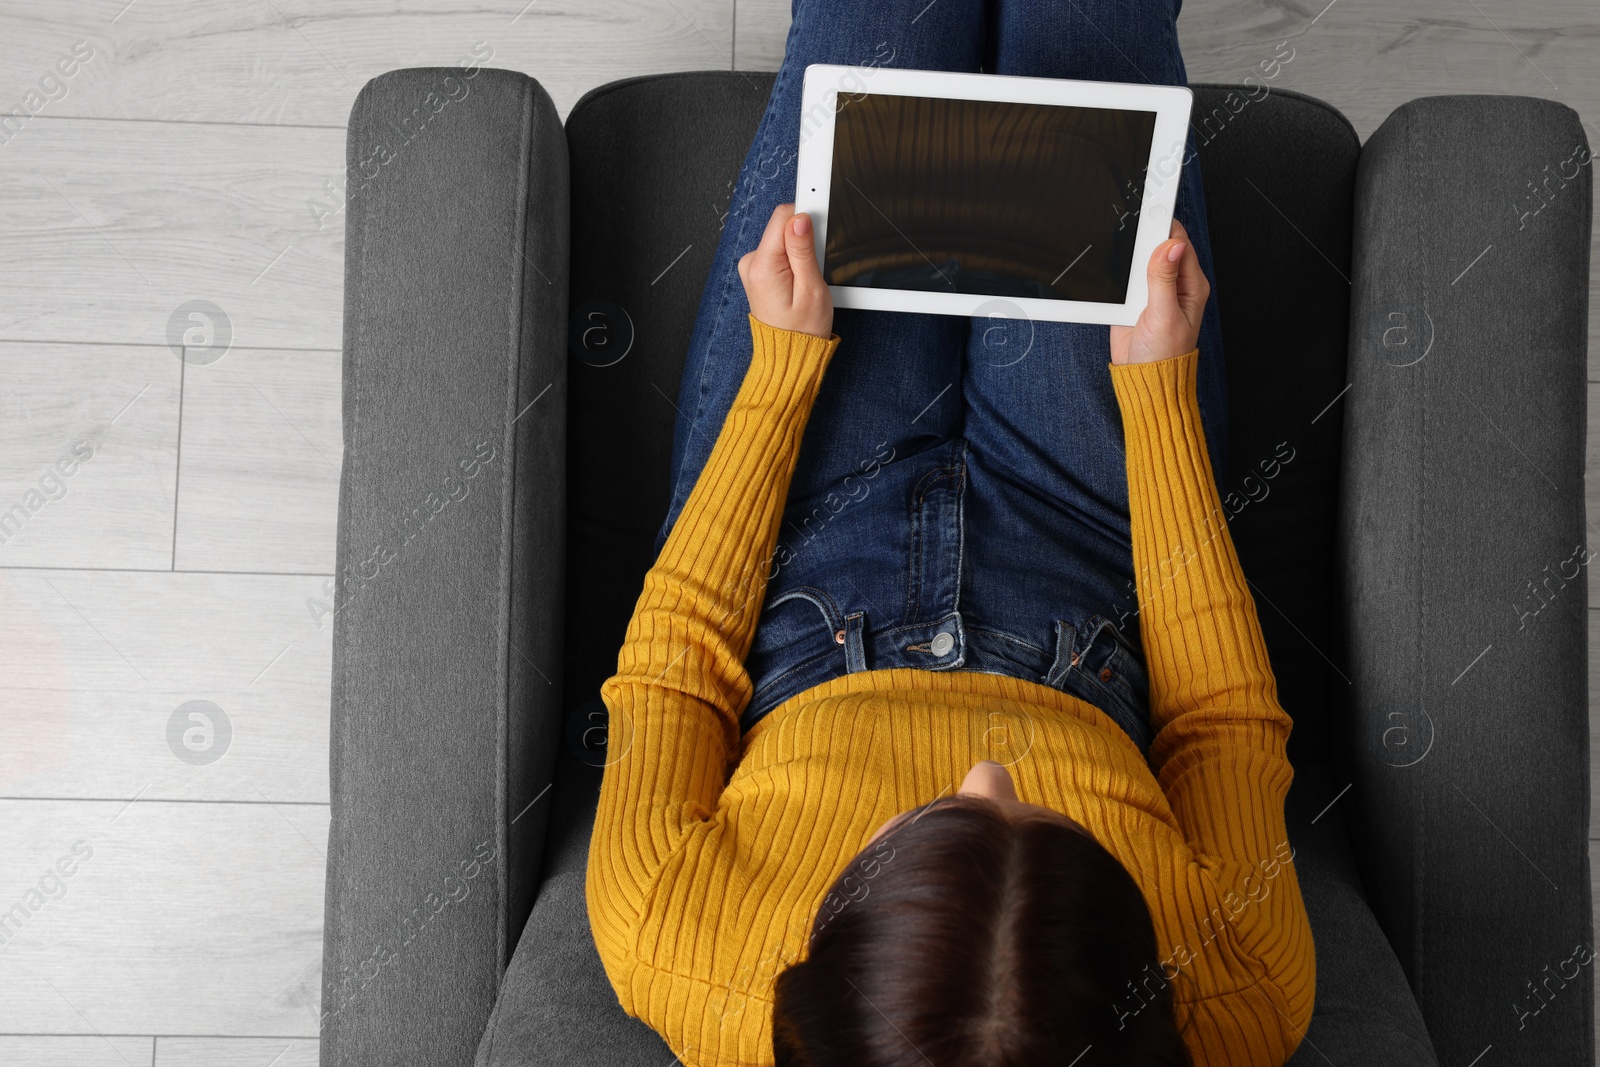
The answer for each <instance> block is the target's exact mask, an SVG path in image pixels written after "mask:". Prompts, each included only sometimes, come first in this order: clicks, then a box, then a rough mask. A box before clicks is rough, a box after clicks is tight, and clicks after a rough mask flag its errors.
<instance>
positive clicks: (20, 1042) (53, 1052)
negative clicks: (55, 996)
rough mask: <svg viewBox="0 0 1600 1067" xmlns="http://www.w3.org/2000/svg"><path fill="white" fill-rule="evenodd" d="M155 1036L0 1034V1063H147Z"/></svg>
mask: <svg viewBox="0 0 1600 1067" xmlns="http://www.w3.org/2000/svg"><path fill="white" fill-rule="evenodd" d="M154 1043H155V1038H152V1037H129V1036H128V1035H126V1034H106V1035H104V1036H100V1035H95V1034H91V1035H88V1036H86V1037H44V1036H39V1035H27V1036H17V1035H6V1034H0V1063H4V1064H7V1065H8V1067H146V1065H147V1064H149V1063H151V1062H152V1058H151V1057H152V1051H151V1050H152V1047H153V1045H154Z"/></svg>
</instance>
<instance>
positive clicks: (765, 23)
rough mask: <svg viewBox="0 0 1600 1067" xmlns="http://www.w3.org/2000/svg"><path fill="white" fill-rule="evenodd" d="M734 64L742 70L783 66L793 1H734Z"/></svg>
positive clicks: (775, 68)
mask: <svg viewBox="0 0 1600 1067" xmlns="http://www.w3.org/2000/svg"><path fill="white" fill-rule="evenodd" d="M734 6H735V8H736V9H737V10H736V19H735V21H736V23H737V25H736V26H735V28H734V34H733V59H734V65H735V66H736V67H737V68H738V69H739V70H777V69H778V68H779V67H780V66H782V65H783V52H784V44H785V42H786V41H787V40H788V36H789V22H790V17H789V16H790V13H791V11H792V10H793V4H792V0H734Z"/></svg>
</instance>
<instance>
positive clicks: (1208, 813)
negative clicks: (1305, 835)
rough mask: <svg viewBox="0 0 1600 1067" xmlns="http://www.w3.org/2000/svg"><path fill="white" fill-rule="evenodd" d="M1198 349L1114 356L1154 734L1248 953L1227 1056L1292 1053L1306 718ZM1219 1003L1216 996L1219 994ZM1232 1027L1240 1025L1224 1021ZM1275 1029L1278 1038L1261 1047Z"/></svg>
mask: <svg viewBox="0 0 1600 1067" xmlns="http://www.w3.org/2000/svg"><path fill="white" fill-rule="evenodd" d="M1198 365H1199V352H1198V350H1192V351H1190V352H1188V353H1187V354H1185V355H1182V356H1178V357H1176V358H1172V359H1165V360H1159V361H1156V362H1154V363H1143V364H1126V365H1120V366H1119V365H1114V364H1113V365H1111V380H1112V385H1113V388H1114V389H1115V391H1116V395H1117V401H1118V404H1119V406H1120V408H1121V411H1122V418H1123V434H1124V437H1125V440H1126V445H1127V467H1128V497H1129V514H1130V517H1131V519H1132V533H1133V561H1134V577H1135V587H1136V590H1137V593H1138V599H1139V632H1140V636H1141V638H1142V640H1143V644H1144V652H1145V659H1146V664H1147V667H1148V674H1149V679H1150V719H1151V726H1152V727H1153V728H1154V729H1155V731H1156V739H1155V742H1154V743H1153V744H1152V745H1151V749H1150V765H1151V769H1152V770H1153V771H1155V773H1156V775H1157V780H1158V782H1159V783H1160V786H1161V789H1162V792H1163V793H1164V794H1165V795H1166V797H1167V800H1168V802H1169V804H1170V805H1171V807H1172V811H1173V815H1174V816H1175V818H1176V819H1177V821H1178V824H1179V826H1180V827H1181V828H1182V831H1183V834H1184V837H1185V839H1186V841H1187V842H1188V844H1189V847H1190V850H1191V852H1192V854H1193V860H1194V863H1195V864H1196V865H1198V868H1199V869H1198V871H1197V872H1193V871H1192V872H1191V873H1193V874H1194V877H1195V878H1196V879H1197V880H1198V881H1197V883H1196V884H1198V885H1200V886H1201V889H1200V892H1201V893H1202V894H1203V895H1205V896H1206V897H1208V898H1212V899H1211V900H1208V902H1207V904H1206V905H1205V906H1202V907H1200V908H1197V909H1196V910H1198V911H1200V912H1202V913H1207V914H1216V911H1215V910H1214V908H1213V907H1212V906H1211V904H1212V901H1215V902H1217V903H1220V905H1221V907H1222V911H1221V916H1222V919H1223V926H1224V928H1225V929H1224V930H1221V931H1218V933H1219V934H1220V935H1223V941H1224V944H1222V945H1217V946H1215V948H1216V949H1217V951H1226V952H1228V953H1229V954H1231V955H1232V956H1234V958H1235V959H1236V960H1238V961H1240V966H1239V971H1240V973H1239V974H1238V979H1239V981H1238V989H1237V993H1238V995H1237V996H1236V997H1233V998H1230V1000H1231V1003H1230V1005H1229V1006H1228V1008H1227V1009H1226V1011H1225V1012H1224V1014H1231V1015H1232V1016H1234V1017H1235V1018H1238V1017H1240V1016H1248V1021H1246V1022H1244V1023H1242V1024H1241V1025H1240V1026H1238V1027H1237V1028H1236V1029H1235V1031H1234V1032H1235V1033H1237V1034H1238V1035H1239V1041H1240V1042H1244V1041H1245V1039H1246V1038H1245V1035H1248V1034H1250V1032H1251V1031H1255V1033H1254V1035H1253V1037H1252V1038H1251V1039H1250V1040H1249V1041H1248V1045H1249V1047H1248V1048H1246V1047H1244V1045H1243V1044H1240V1045H1239V1046H1238V1047H1233V1048H1226V1049H1212V1050H1208V1051H1211V1052H1215V1053H1217V1054H1218V1056H1219V1058H1218V1059H1217V1060H1216V1062H1227V1063H1232V1064H1244V1063H1252V1064H1254V1063H1269V1064H1274V1065H1277V1064H1282V1063H1283V1061H1284V1060H1285V1059H1287V1058H1288V1057H1289V1055H1290V1054H1291V1053H1292V1052H1293V1051H1294V1049H1295V1048H1296V1047H1297V1046H1298V1045H1299V1042H1300V1038H1301V1037H1302V1036H1303V1035H1304V1033H1305V1030H1306V1027H1307V1026H1308V1025H1309V1023H1310V1021H1311V1011H1312V1003H1313V1000H1314V998H1315V992H1316V960H1315V954H1314V951H1313V946H1312V939H1311V928H1310V921H1309V919H1308V918H1307V916H1306V912H1305V905H1304V903H1303V901H1302V898H1301V895H1300V887H1299V882H1298V880H1297V878H1296V876H1295V870H1294V866H1293V863H1292V850H1291V849H1290V847H1289V844H1288V832H1287V828H1286V825H1285V821H1284V798H1285V797H1286V796H1287V794H1288V791H1289V783H1290V782H1291V780H1292V779H1293V777H1294V772H1293V769H1292V768H1291V767H1290V765H1289V761H1288V757H1287V753H1286V743H1287V740H1288V736H1289V731H1290V729H1291V728H1292V725H1293V723H1292V720H1291V719H1290V718H1289V716H1288V715H1287V714H1286V713H1285V712H1284V710H1283V708H1282V707H1281V706H1280V704H1279V703H1278V692H1277V681H1276V679H1275V678H1274V677H1273V673H1272V666H1271V663H1270V662H1269V660H1268V656H1267V649H1266V644H1265V641H1264V640H1263V638H1262V634H1261V626H1260V622H1259V620H1258V618H1257V616H1256V609H1255V600H1254V599H1253V598H1252V596H1251V595H1250V591H1249V588H1248V585H1247V583H1246V581H1245V577H1244V572H1243V571H1242V570H1241V569H1240V566H1239V559H1238V555H1237V554H1236V552H1235V551H1234V545H1233V540H1232V538H1231V536H1230V534H1229V530H1228V524H1227V520H1226V516H1225V513H1224V511H1223V510H1222V506H1221V502H1220V500H1219V497H1218V493H1217V487H1216V481H1215V478H1214V475H1213V472H1212V470H1211V460H1210V455H1209V453H1208V452H1207V450H1206V446H1205V435H1204V430H1203V429H1202V426H1201V422H1200V409H1199V403H1198V400H1197V399H1196V394H1195V376H1196V370H1197V368H1198ZM1210 1007H1211V1008H1212V1009H1218V1008H1219V1006H1218V1005H1211V1006H1210ZM1222 1032H1223V1033H1226V1032H1227V1028H1223V1031H1222ZM1263 1039H1265V1040H1266V1042H1267V1047H1265V1048H1263V1047H1262V1046H1261V1041H1262V1040H1263Z"/></svg>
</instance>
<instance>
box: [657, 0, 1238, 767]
mask: <svg viewBox="0 0 1600 1067" xmlns="http://www.w3.org/2000/svg"><path fill="white" fill-rule="evenodd" d="M1179 2H1180V0H987V3H986V0H933V2H931V3H930V2H929V0H874V2H873V3H870V4H863V3H860V2H859V0H795V3H794V20H793V23H792V24H791V26H790V28H789V37H788V42H787V45H786V51H785V54H784V59H783V65H782V67H781V68H780V70H779V72H778V76H777V81H776V83H775V84H774V86H773V89H772V95H771V98H770V99H769V101H768V103H767V110H766V113H765V115H764V116H763V117H762V120H761V124H760V126H759V127H758V129H757V131H756V135H755V139H754V141H753V142H752V143H751V145H750V151H749V154H748V156H747V157H746V159H745V162H744V166H743V168H742V169H741V171H740V173H739V179H738V181H737V183H736V185H735V189H734V195H733V201H732V204H731V209H730V211H729V213H728V216H727V220H726V222H725V224H724V227H723V231H722V237H721V240H720V243H719V244H718V247H717V253H716V257H715V259H714V260H713V261H712V266H711V273H710V276H709V278H708V279H707V282H706V288H705V293H704V296H703V299H702V300H701V304H700V310H699V315H698V318H697V319H696V321H695V327H694V334H693V337H692V340H691V341H690V347H689V352H688V355H687V359H686V363H685V365H684V370H683V378H682V382H681V386H680V390H679V403H678V421H677V425H676V431H675V437H674V442H673V455H672V484H673V494H672V503H671V506H670V508H669V510H668V514H667V517H666V520H665V522H664V523H663V524H662V528H661V531H660V534H659V535H658V537H657V540H656V550H657V552H658V553H659V551H660V548H661V545H662V544H663V543H664V542H665V541H666V537H667V534H668V533H669V532H670V531H671V529H672V524H673V523H674V522H675V521H676V520H677V516H678V513H679V511H680V510H681V509H682V507H683V503H684V501H685V500H686V499H687V498H688V495H689V492H690V490H691V489H693V487H694V483H695V482H696V480H697V479H698V478H699V476H700V471H701V469H702V468H703V466H704V465H705V462H706V460H707V458H708V457H709V455H710V453H711V447H712V445H713V444H714V443H715V440H716V437H717V435H718V433H719V432H720V430H721V427H722V423H723V420H724V419H725V418H726V416H727V412H728V409H729V407H730V406H731V405H732V403H733V399H734V396H735V394H736V393H737V392H738V390H739V387H740V384H741V383H742V381H743V378H744V375H745V372H746V370H747V368H748V367H749V363H750V355H751V340H750V330H749V326H748V323H747V321H746V317H745V316H746V315H747V314H748V312H749V302H748V300H747V298H746V296H745V292H744V287H743V285H742V283H741V282H740V279H739V273H738V260H739V258H740V257H741V256H743V255H744V254H745V253H746V252H748V251H750V250H751V249H753V248H754V247H755V246H756V244H757V243H758V242H759V240H760V237H761V234H762V231H763V229H764V228H765V226H766V223H767V220H768V218H770V217H771V215H772V211H773V209H774V207H775V206H776V205H778V204H780V203H789V202H792V201H793V200H794V193H795V158H796V146H797V144H798V143H799V138H800V93H801V85H802V80H803V76H804V71H805V68H806V65H807V64H809V63H842V64H851V65H856V66H858V67H860V71H859V74H860V77H861V78H862V81H863V82H864V84H865V85H866V86H867V87H869V88H870V86H871V81H872V79H871V74H872V72H873V70H874V69H876V68H877V67H879V66H895V67H905V68H916V69H922V70H946V71H983V72H989V73H995V74H1021V75H1031V76H1040V77H1056V78H1082V79H1094V80H1101V81H1151V82H1157V83H1163V84H1184V83H1185V82H1186V75H1185V72H1184V66H1183V58H1182V56H1181V55H1180V54H1179V50H1178V35H1177V27H1176V22H1177V17H1178V4H1179ZM1194 151H1195V149H1194V128H1193V126H1192V125H1191V127H1190V131H1189V148H1188V151H1187V153H1186V156H1185V162H1184V166H1183V173H1182V177H1181V178H1180V181H1179V186H1178V195H1177V206H1176V214H1177V217H1178V219H1179V220H1180V221H1182V222H1183V224H1184V226H1185V227H1186V228H1187V229H1188V231H1189V236H1190V238H1191V239H1192V240H1193V243H1194V246H1195V251H1196V253H1197V254H1198V255H1199V259H1200V265H1201V267H1202V269H1204V271H1205V273H1206V276H1207V277H1208V278H1211V279H1213V295H1212V298H1211V301H1210V303H1209V304H1208V305H1207V307H1206V311H1205V316H1204V319H1203V322H1202V327H1201V331H1200V341H1199V348H1200V366H1199V385H1198V393H1199V402H1200V410H1201V421H1202V425H1203V427H1204V430H1205V434H1206V442H1207V447H1208V449H1209V451H1210V455H1211V461H1212V467H1213V470H1214V471H1215V472H1217V473H1218V474H1219V475H1220V474H1221V473H1222V472H1224V471H1226V470H1227V467H1226V454H1225V449H1226V439H1225V432H1226V427H1227V418H1226V407H1225V403H1226V399H1225V391H1224V386H1225V379H1224V369H1223V362H1222V346H1221V333H1220V330H1219V327H1218V322H1217V306H1216V295H1215V283H1214V279H1215V275H1214V273H1213V271H1212V265H1211V245H1210V240H1209V236H1208V233H1207V230H1206V216H1205V200H1204V194H1203V192H1202V190H1201V186H1200V173H1199V165H1198V162H1197V161H1196V160H1195V158H1194ZM1108 210H1110V208H1109V207H1108ZM1138 266H1139V268H1140V269H1143V266H1144V265H1143V264H1139V265H1138ZM834 330H835V332H837V333H838V334H839V336H840V338H841V343H840V345H839V349H838V351H837V352H836V353H835V354H834V357H833V360H832V362H831V363H830V364H829V368H828V373H827V375H826V377H825V378H824V380H823V383H822V386H821V390H820V392H819V394H818V396H817V400H816V406H815V407H814V408H813V410H812V413H811V417H810V421H809V422H808V424H807V426H806V430H805V436H804V438H803V440H802V442H801V449H800V455H799V458H798V462H797V466H796V468H795V473H794V478H793V481H792V482H791V484H790V489H789V496H788V500H787V502H786V504H785V510H784V518H783V523H782V528H781V531H780V533H779V544H780V545H783V544H787V545H788V547H789V549H790V550H791V552H792V554H793V555H792V558H791V559H789V561H788V562H787V563H786V564H785V565H784V566H782V567H781V568H780V569H779V570H778V572H777V574H776V575H775V576H773V577H772V579H771V580H770V582H769V584H768V586H767V592H766V600H765V602H764V605H763V609H762V614H761V616H760V619H759V622H758V624H757V629H756V633H755V636H754V640H753V643H752V645H751V649H750V653H749V655H748V657H747V658H746V669H747V670H748V672H749V674H750V677H751V681H752V684H753V685H754V695H753V697H752V699H751V702H750V704H749V705H748V706H747V707H746V708H745V709H744V712H743V715H742V717H741V727H742V728H743V729H749V728H750V727H751V726H752V725H754V724H755V723H756V722H757V721H758V720H759V719H760V718H761V717H762V716H763V715H765V714H767V713H768V712H769V711H771V710H772V709H773V708H774V707H776V706H777V705H778V704H780V703H782V702H783V701H784V700H787V699H788V698H789V697H791V696H794V695H795V694H797V693H799V692H802V691H803V690H806V689H809V688H811V687H812V686H815V685H819V684H821V683H822V682H825V681H828V680H830V679H832V678H835V677H837V676H839V675H843V674H845V673H847V672H853V671H863V670H883V669H887V668H891V667H916V668H922V669H925V670H970V671H987V672H992V673H997V674H1004V675H1010V676H1013V677H1017V678H1023V679H1027V680H1029V681H1033V682H1038V683H1041V684H1043V685H1047V686H1051V687H1054V688H1057V689H1060V690H1063V691H1065V692H1067V693H1070V694H1072V695H1074V696H1077V697H1080V698H1081V699H1083V700H1085V701H1088V702H1089V703H1091V704H1093V705H1095V706H1096V707H1098V708H1100V709H1101V710H1102V711H1104V712H1106V713H1107V714H1108V715H1109V716H1110V717H1111V718H1112V719H1113V720H1115V721H1116V722H1117V724H1118V725H1119V726H1121V727H1122V728H1123V730H1125V731H1126V732H1127V733H1128V735H1129V736H1130V737H1131V738H1133V740H1134V742H1135V743H1136V744H1137V745H1138V746H1139V747H1140V749H1141V750H1146V751H1147V750H1148V747H1149V744H1150V741H1151V739H1152V735H1151V731H1150V725H1149V703H1148V696H1149V687H1148V681H1147V678H1146V674H1145V666H1144V657H1143V653H1142V649H1141V642H1140V638H1139V628H1138V625H1137V620H1138V603H1137V599H1136V597H1135V595H1134V575H1133V557H1132V538H1131V532H1130V527H1129V518H1128V481H1127V470H1126V465H1125V463H1126V459H1125V453H1124V449H1123V433H1122V420H1121V412H1120V409H1119V408H1118V406H1117V400H1116V396H1115V394H1114V393H1113V392H1112V388H1111V378H1110V372H1109V371H1108V370H1107V369H1106V365H1107V364H1108V363H1109V362H1110V350H1109V333H1108V327H1106V326H1096V325H1088V324H1080V323H1059V322H1025V321H1018V320H1006V319H992V318H969V317H965V316H955V315H926V314H910V313H904V312H891V311H869V310H860V309H853V308H841V309H837V310H836V311H835V313H834ZM779 558H782V557H779Z"/></svg>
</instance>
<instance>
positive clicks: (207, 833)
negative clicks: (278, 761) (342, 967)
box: [0, 800, 327, 1037]
mask: <svg viewBox="0 0 1600 1067" xmlns="http://www.w3.org/2000/svg"><path fill="white" fill-rule="evenodd" d="M326 827H327V808H326V807H323V806H320V805H319V806H316V807H315V808H310V809H305V808H296V807H288V808H285V807H282V806H273V805H267V804H179V803H169V802H164V801H145V800H140V801H137V802H135V803H132V804H125V803H123V802H121V801H115V802H88V801H82V802H71V801H51V800H0V855H4V856H5V857H6V864H5V865H4V867H3V868H0V908H6V909H9V908H10V907H11V906H12V905H13V904H14V903H18V902H27V901H29V900H34V901H37V902H38V906H37V907H32V908H31V910H30V911H29V914H28V915H27V917H26V919H25V920H24V921H23V922H22V923H21V928H20V930H17V931H15V932H14V933H12V934H11V935H10V939H9V940H8V941H7V943H6V945H5V949H4V953H5V960H6V963H5V966H4V967H0V1003H4V1004H5V1005H6V1025H7V1026H8V1027H10V1028H14V1029H16V1030H18V1031H24V1032H28V1033H61V1034H89V1033H93V1032H95V1031H99V1032H103V1033H133V1032H135V1031H138V1030H146V1031H150V1030H153V1031H155V1032H156V1033H159V1034H230V1033H231V1034H269V1033H271V1034H283V1035H284V1036H286V1037H288V1036H293V1037H314V1036H316V1034H317V1032H318V1011H319V1008H318V1005H319V1002H320V988H319V981H318V974H319V972H320V968H321V962H322V904H323V873H324V869H325V867H324V865H325V861H324V854H325V852H326V849H327V836H326ZM80 842H81V843H82V844H79V843H80ZM74 847H77V848H78V849H79V852H78V853H77V855H76V856H74V854H73V852H72V849H73V848H74ZM63 857H66V861H65V862H66V863H67V864H68V865H69V866H70V867H71V871H72V873H71V874H64V873H57V872H61V871H65V870H66V869H67V868H65V867H58V866H57V865H58V863H59V862H62V861H63ZM57 884H59V885H60V887H61V888H60V890H57V889H56V885H57ZM36 891H37V892H38V895H37V896H30V894H33V893H35V892H36Z"/></svg>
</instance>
